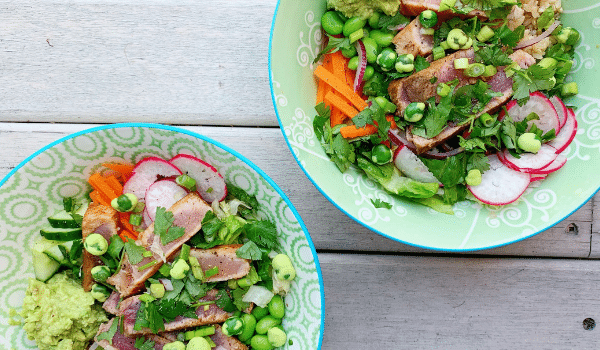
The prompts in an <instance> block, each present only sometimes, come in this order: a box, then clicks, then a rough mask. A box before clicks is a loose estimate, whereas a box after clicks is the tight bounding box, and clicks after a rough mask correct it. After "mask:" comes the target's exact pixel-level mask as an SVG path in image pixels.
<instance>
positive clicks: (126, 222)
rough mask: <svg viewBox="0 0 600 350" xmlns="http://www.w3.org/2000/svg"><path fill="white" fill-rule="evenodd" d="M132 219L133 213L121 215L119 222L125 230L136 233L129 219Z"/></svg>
mask: <svg viewBox="0 0 600 350" xmlns="http://www.w3.org/2000/svg"><path fill="white" fill-rule="evenodd" d="M130 217H131V213H119V221H120V222H121V225H123V227H124V228H126V229H128V230H129V231H132V232H133V231H134V229H133V225H132V224H130V223H129V218H130Z"/></svg>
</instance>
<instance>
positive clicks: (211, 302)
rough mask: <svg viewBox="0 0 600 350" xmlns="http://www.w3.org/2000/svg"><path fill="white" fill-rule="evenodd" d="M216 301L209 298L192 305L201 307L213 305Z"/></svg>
mask: <svg viewBox="0 0 600 350" xmlns="http://www.w3.org/2000/svg"><path fill="white" fill-rule="evenodd" d="M214 303H216V300H209V301H199V302H197V303H195V304H193V305H192V307H200V306H206V305H211V304H214Z"/></svg>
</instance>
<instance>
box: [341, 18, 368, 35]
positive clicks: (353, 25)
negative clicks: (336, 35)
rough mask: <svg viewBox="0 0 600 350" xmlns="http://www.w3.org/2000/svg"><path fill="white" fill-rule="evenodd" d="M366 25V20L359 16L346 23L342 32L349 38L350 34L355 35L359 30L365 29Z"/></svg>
mask: <svg viewBox="0 0 600 350" xmlns="http://www.w3.org/2000/svg"><path fill="white" fill-rule="evenodd" d="M365 24H367V21H365V20H364V19H362V18H360V17H358V16H354V17H351V18H350V19H348V20H347V21H346V23H344V29H343V30H342V32H343V33H344V36H345V37H349V36H350V34H352V33H354V32H355V31H357V30H359V29H362V27H364V26H365Z"/></svg>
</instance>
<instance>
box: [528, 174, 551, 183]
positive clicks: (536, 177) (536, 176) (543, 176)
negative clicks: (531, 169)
mask: <svg viewBox="0 0 600 350" xmlns="http://www.w3.org/2000/svg"><path fill="white" fill-rule="evenodd" d="M547 176H548V174H531V182H534V181H542V180H545V179H546V177H547Z"/></svg>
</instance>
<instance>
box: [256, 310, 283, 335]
mask: <svg viewBox="0 0 600 350" xmlns="http://www.w3.org/2000/svg"><path fill="white" fill-rule="evenodd" d="M280 323H281V319H280V318H275V317H273V316H272V315H268V316H265V317H263V318H262V319H261V320H260V321H258V322H257V323H256V328H254V331H255V332H256V334H267V332H268V331H269V329H271V328H273V327H275V326H277V325H278V324H280Z"/></svg>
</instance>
